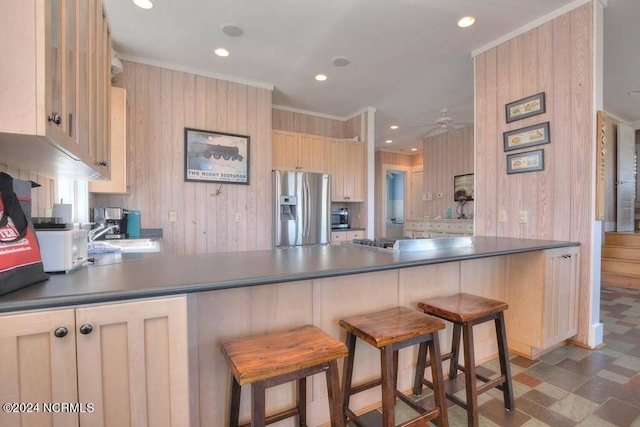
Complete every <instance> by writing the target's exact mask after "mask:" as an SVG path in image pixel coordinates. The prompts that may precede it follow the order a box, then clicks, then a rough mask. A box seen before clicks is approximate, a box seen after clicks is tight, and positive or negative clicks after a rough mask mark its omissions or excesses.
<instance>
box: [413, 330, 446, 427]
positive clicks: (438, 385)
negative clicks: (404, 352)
mask: <svg viewBox="0 0 640 427" xmlns="http://www.w3.org/2000/svg"><path fill="white" fill-rule="evenodd" d="M431 336H432V338H431V343H430V344H429V360H431V376H432V377H433V381H432V382H433V390H434V391H433V398H434V400H435V405H436V407H438V408H440V416H439V417H438V426H439V427H445V426H448V425H449V415H448V411H447V397H446V395H445V392H444V374H443V372H442V360H441V358H440V342H439V339H438V333H437V332H435V333H433V334H432V335H431ZM424 344H427V343H424ZM420 346H421V347H420V350H422V344H420ZM425 347H426V345H425ZM425 351H426V348H425ZM424 359H425V358H424V357H423V358H422V359H420V360H424ZM422 372H424V366H423V367H422ZM421 380H422V378H420V388H422V381H421ZM414 387H415V384H414Z"/></svg>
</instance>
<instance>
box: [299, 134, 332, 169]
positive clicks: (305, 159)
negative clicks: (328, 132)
mask: <svg viewBox="0 0 640 427" xmlns="http://www.w3.org/2000/svg"><path fill="white" fill-rule="evenodd" d="M324 151H325V150H324V140H323V139H322V137H320V136H317V135H306V134H300V135H299V137H298V167H299V168H300V169H301V170H304V171H307V172H326V170H325V158H324V155H325V153H324Z"/></svg>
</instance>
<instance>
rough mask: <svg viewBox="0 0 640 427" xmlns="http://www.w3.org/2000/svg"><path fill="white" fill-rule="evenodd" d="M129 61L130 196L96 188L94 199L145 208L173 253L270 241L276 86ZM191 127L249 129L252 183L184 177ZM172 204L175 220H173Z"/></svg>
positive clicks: (146, 221) (145, 222)
mask: <svg viewBox="0 0 640 427" xmlns="http://www.w3.org/2000/svg"><path fill="white" fill-rule="evenodd" d="M124 65H125V66H124V70H125V71H124V80H123V86H124V87H125V88H126V89H127V104H128V108H127V114H128V123H127V126H128V129H127V144H128V150H129V151H128V174H129V175H128V177H129V182H130V186H131V189H130V193H129V194H128V195H125V196H106V195H96V197H95V202H94V203H95V205H97V206H123V207H125V208H129V209H140V210H141V212H142V227H144V228H147V227H162V228H163V229H164V247H165V252H166V253H170V254H185V253H186V254H192V253H206V252H233V251H241V250H256V249H269V248H271V240H272V237H271V228H272V227H271V213H272V209H271V206H272V202H271V96H272V92H271V91H270V90H266V89H258V88H255V87H251V86H246V85H242V84H237V83H231V82H227V81H224V80H217V79H212V78H208V77H202V76H197V75H194V74H188V73H183V72H179V71H172V70H168V69H163V68H158V67H153V66H149V65H143V64H139V63H134V62H126V63H125V64H124ZM185 127H192V128H198V129H207V130H212V131H221V132H231V133H238V134H243V135H249V136H250V138H251V139H250V156H249V157H250V185H232V184H223V185H220V184H214V183H211V184H209V183H194V182H184V128H185ZM170 211H176V212H177V213H178V221H177V222H175V223H170V222H169V212H170ZM236 213H239V214H241V216H242V221H241V222H236Z"/></svg>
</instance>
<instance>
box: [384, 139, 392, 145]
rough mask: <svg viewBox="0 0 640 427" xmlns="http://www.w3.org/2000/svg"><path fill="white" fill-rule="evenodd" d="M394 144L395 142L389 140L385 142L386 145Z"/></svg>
mask: <svg viewBox="0 0 640 427" xmlns="http://www.w3.org/2000/svg"><path fill="white" fill-rule="evenodd" d="M392 142H393V140H391V139H387V140H386V141H385V144H391V143H392Z"/></svg>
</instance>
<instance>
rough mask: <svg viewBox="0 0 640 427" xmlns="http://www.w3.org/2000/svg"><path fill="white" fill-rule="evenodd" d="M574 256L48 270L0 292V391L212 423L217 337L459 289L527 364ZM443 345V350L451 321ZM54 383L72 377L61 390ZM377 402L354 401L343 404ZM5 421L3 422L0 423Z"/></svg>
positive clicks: (315, 395)
mask: <svg viewBox="0 0 640 427" xmlns="http://www.w3.org/2000/svg"><path fill="white" fill-rule="evenodd" d="M578 249H579V248H578V246H577V244H576V243H573V242H559V241H549V240H531V239H513V238H497V237H474V238H473V246H470V247H459V248H450V249H438V250H430V251H417V252H406V253H397V252H392V251H384V250H377V249H374V248H367V247H362V248H360V247H350V246H346V245H341V246H313V247H296V248H290V249H279V250H269V251H252V252H237V253H222V254H198V255H183V256H158V257H149V258H142V259H139V260H136V261H126V262H122V263H119V264H112V265H105V266H96V267H90V268H84V269H81V270H79V271H76V272H74V273H72V274H68V275H56V276H52V277H51V278H50V279H49V280H48V281H47V282H44V283H41V284H36V285H33V286H31V287H28V288H25V289H22V290H20V291H16V292H14V293H11V294H7V295H4V296H2V297H0V313H2V316H0V331H3V332H2V333H1V335H0V336H1V338H2V340H0V354H2V355H8V354H12V357H13V359H4V358H3V360H7V361H8V362H7V363H4V362H3V366H5V367H6V369H3V371H2V372H3V373H2V376H3V381H2V383H3V385H2V386H0V397H2V398H3V400H4V401H20V400H25V399H26V398H25V396H27V397H29V400H41V401H60V400H61V399H67V400H68V401H75V402H78V401H79V402H92V403H94V405H95V406H96V412H97V413H98V414H95V413H85V414H81V416H80V425H84V423H83V419H84V420H86V424H88V425H90V424H91V417H92V416H98V415H99V414H101V416H102V417H103V418H105V417H107V418H111V417H120V416H125V417H129V416H134V415H132V414H136V415H135V416H141V417H145V419H148V420H149V425H155V423H152V422H151V420H152V419H154V417H159V418H160V419H162V418H164V419H171V420H173V422H172V425H176V426H177V425H223V421H224V419H225V413H226V408H227V388H228V382H229V372H228V369H227V367H226V364H225V362H224V360H223V358H222V355H221V353H220V349H219V347H220V343H221V342H222V341H223V340H225V339H229V338H232V337H239V336H246V335H251V334H258V333H264V332H267V331H271V330H278V329H283V328H286V327H291V326H294V325H301V324H314V325H316V326H318V327H320V328H321V329H323V330H324V331H326V332H328V333H330V334H331V335H333V336H335V337H337V338H340V339H344V336H343V331H342V330H341V328H340V327H339V325H338V320H339V319H340V318H342V317H345V316H347V315H354V314H359V313H363V312H367V311H372V310H379V309H383V308H388V307H391V306H398V305H404V306H407V307H416V306H417V303H418V302H419V301H421V300H424V299H428V298H432V297H437V296H442V295H446V294H451V293H455V292H460V291H464V292H471V293H475V294H479V295H483V296H487V297H492V298H496V299H501V300H504V301H507V302H508V304H509V310H507V327H508V335H509V338H508V341H509V347H510V349H511V350H512V351H514V352H517V353H520V354H523V355H525V356H527V357H532V358H534V357H537V356H538V355H539V354H541V353H542V352H544V351H545V350H546V349H548V348H551V347H553V346H555V345H557V344H560V343H562V342H564V341H565V340H566V339H568V338H570V337H571V336H573V335H575V334H576V331H577V301H576V296H577V288H578V282H579V278H578V275H577V274H578V271H579V270H578V268H577V266H578V265H579V260H578V259H577V258H578ZM27 318H29V320H30V321H28V322H27V321H26V319H27ZM550 323H552V324H550ZM26 324H29V325H31V326H30V327H31V328H32V329H34V328H40V329H38V330H31V331H28V330H26V329H25V328H26V326H25V325H26ZM483 326H487V325H483ZM476 329H477V330H476V331H475V335H476V337H475V341H476V346H477V348H476V355H477V359H478V362H482V361H484V360H487V359H489V358H491V357H493V356H494V354H495V353H496V348H495V339H494V335H493V334H494V331H493V330H492V328H491V327H490V325H488V327H487V328H484V327H482V326H481V327H478V328H476ZM441 338H442V339H443V340H444V341H443V344H442V346H443V348H447V347H448V345H450V341H451V327H450V326H448V327H447V329H446V330H445V331H443V334H442V335H441ZM17 343H20V344H17ZM25 351H26V352H29V351H30V353H29V355H30V357H28V358H27V357H26V353H25V354H23V353H22V352H25ZM67 355H68V356H69V357H68V358H67V357H66V356H67ZM23 356H24V358H25V359H29V363H31V365H33V369H36V367H37V373H34V374H33V376H30V375H29V373H28V371H27V373H26V374H24V372H25V371H24V370H19V369H17V366H18V365H20V366H22V365H21V363H22V361H23V360H22V358H23ZM358 357H359V359H360V362H359V363H357V364H356V365H357V366H360V367H361V370H360V371H358V372H356V373H355V376H356V380H362V379H365V378H372V377H373V376H375V375H377V373H378V371H379V362H378V360H377V358H378V357H379V356H378V354H377V353H375V352H373V351H371V352H368V351H366V350H364V351H362V352H361V353H359V354H358ZM42 358H46V360H47V363H42V362H43V361H42ZM68 359H70V360H68ZM400 359H401V360H400V369H399V377H398V378H399V380H398V381H399V385H400V388H401V389H407V390H408V389H409V388H410V383H411V375H412V370H413V368H414V367H413V365H412V360H415V357H414V355H410V354H409V353H406V354H403V353H402V352H401V358H400ZM18 362H20V364H19V363H18ZM12 363H15V364H16V367H14V366H13V364H12ZM31 365H27V366H29V367H31ZM58 365H63V366H58ZM127 367H128V369H127ZM47 369H50V371H47ZM18 372H22V374H18ZM34 372H35V371H34ZM76 372H77V375H76ZM61 377H65V378H61ZM43 378H45V379H46V381H47V382H46V384H47V387H43V385H44V383H43V382H42V381H45V379H43ZM5 379H6V381H5ZM63 380H67V381H71V380H72V383H71V384H66V385H64V386H62V385H59V383H60V382H61V381H63ZM323 381H324V378H323V377H321V376H315V377H313V380H312V381H309V386H308V387H309V391H310V392H309V393H308V396H309V400H310V402H309V417H310V425H318V424H321V423H322V422H326V420H327V418H328V409H327V405H326V388H325V387H324V382H323ZM36 382H39V384H36ZM29 384H30V386H29ZM74 385H77V387H74ZM29 387H31V388H29ZM29 390H33V393H35V394H36V395H35V397H32V396H31V395H30V394H29ZM47 390H52V392H51V393H53V394H51V395H47V393H48V391H47ZM132 390H134V391H135V395H134V393H133V392H132ZM292 390H293V388H292V387H291V386H290V385H288V384H285V385H282V386H279V387H276V388H274V389H273V391H272V392H271V393H270V397H269V398H268V402H270V403H268V405H269V404H271V405H276V406H278V405H279V406H286V405H287V403H288V402H290V401H291V398H292ZM372 391H375V390H372ZM56 393H57V394H56ZM64 393H71V394H66V395H65V394H64ZM73 393H76V394H73ZM378 399H379V393H362V395H361V396H358V398H357V399H354V401H355V403H354V405H355V407H359V408H365V407H370V406H371V405H374V404H376V402H377V400H378ZM67 400H64V401H67ZM249 400H250V399H243V400H242V401H243V405H244V404H245V403H248V401H249ZM145 402H148V405H147V403H145ZM147 406H148V407H147ZM123 407H126V408H128V409H126V410H122V408H123ZM248 407H249V405H248V404H247V405H246V406H243V407H242V408H241V418H245V417H246V414H247V411H248ZM139 414H142V415H139ZM13 415H15V414H0V424H2V423H3V422H4V418H3V417H11V416H13ZM36 415H39V414H36ZM7 420H10V418H7Z"/></svg>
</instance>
